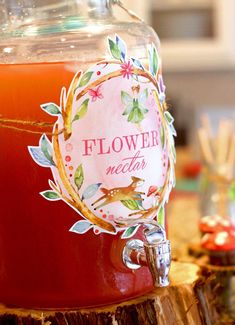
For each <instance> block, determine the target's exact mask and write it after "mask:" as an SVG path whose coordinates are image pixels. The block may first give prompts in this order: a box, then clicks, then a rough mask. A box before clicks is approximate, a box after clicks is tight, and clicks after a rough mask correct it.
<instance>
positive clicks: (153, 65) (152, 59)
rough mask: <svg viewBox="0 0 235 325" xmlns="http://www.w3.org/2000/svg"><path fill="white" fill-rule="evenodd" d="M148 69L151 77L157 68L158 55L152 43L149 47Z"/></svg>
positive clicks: (154, 74)
mask: <svg viewBox="0 0 235 325" xmlns="http://www.w3.org/2000/svg"><path fill="white" fill-rule="evenodd" d="M148 53H149V69H150V73H151V75H152V76H153V77H155V76H156V74H157V71H158V68H159V57H158V53H157V50H156V47H155V46H154V45H151V47H150V48H149V51H148Z"/></svg>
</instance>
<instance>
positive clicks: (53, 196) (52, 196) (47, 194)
mask: <svg viewBox="0 0 235 325" xmlns="http://www.w3.org/2000/svg"><path fill="white" fill-rule="evenodd" d="M40 194H41V195H42V196H43V197H44V198H45V199H46V200H49V201H58V200H60V199H61V198H60V196H59V195H58V194H57V193H56V192H54V191H51V190H48V191H44V192H41V193H40Z"/></svg>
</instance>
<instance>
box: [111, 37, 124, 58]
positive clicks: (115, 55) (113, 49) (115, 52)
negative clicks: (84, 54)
mask: <svg viewBox="0 0 235 325" xmlns="http://www.w3.org/2000/svg"><path fill="white" fill-rule="evenodd" d="M108 41H109V49H110V52H111V54H112V57H113V58H114V59H117V60H121V58H122V56H121V51H120V49H119V47H118V45H117V44H116V43H114V41H112V40H111V39H110V38H109V39H108Z"/></svg>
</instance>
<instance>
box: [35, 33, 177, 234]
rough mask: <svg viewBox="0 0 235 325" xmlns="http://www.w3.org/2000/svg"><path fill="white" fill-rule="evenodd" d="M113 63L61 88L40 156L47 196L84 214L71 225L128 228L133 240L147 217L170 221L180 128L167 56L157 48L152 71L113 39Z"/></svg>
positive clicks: (50, 110)
mask: <svg viewBox="0 0 235 325" xmlns="http://www.w3.org/2000/svg"><path fill="white" fill-rule="evenodd" d="M108 46H109V50H110V55H111V57H112V59H111V60H109V61H103V62H98V63H97V64H96V65H95V66H93V67H91V68H90V69H89V70H87V71H84V72H81V71H79V72H78V73H77V74H76V75H75V77H74V79H73V81H72V82H71V85H70V88H69V89H68V90H67V89H65V88H63V89H62V91H61V96H60V98H61V99H60V106H57V105H56V104H54V103H47V104H43V105H41V107H42V109H43V110H45V111H46V112H47V113H49V114H50V115H54V116H55V117H57V121H55V125H54V128H53V136H52V138H51V140H49V139H48V137H47V136H46V135H45V134H44V135H42V137H41V139H40V142H39V146H38V147H32V146H30V147H29V152H30V154H31V156H32V158H33V159H34V160H35V161H36V162H37V163H38V164H39V165H40V166H43V167H48V168H50V169H51V172H52V175H53V179H54V180H53V181H49V185H50V187H51V188H50V189H49V190H46V191H43V192H41V195H43V197H44V198H46V199H47V200H52V201H54V200H63V201H64V202H65V203H67V204H69V205H70V206H71V207H72V208H73V209H74V210H75V211H76V212H77V213H78V215H79V219H80V220H78V222H76V223H75V224H74V225H73V226H72V227H71V229H70V231H72V232H76V233H79V234H83V233H85V232H87V231H89V230H90V229H93V231H94V233H95V234H98V233H100V232H108V233H111V234H115V233H117V232H118V231H123V230H124V233H123V235H122V237H123V238H129V237H131V236H133V235H134V233H135V232H136V231H137V229H138V227H139V224H141V222H143V220H146V219H154V218H157V221H158V223H159V224H161V225H162V226H164V204H165V202H166V201H167V200H168V196H169V193H170V191H171V188H172V186H174V183H175V178H174V162H175V149H174V139H173V135H175V130H174V127H173V118H172V116H171V115H170V113H169V112H167V111H166V110H165V107H166V104H165V86H164V84H163V80H162V75H161V69H160V58H159V56H158V53H157V50H156V48H155V46H154V45H151V46H149V68H146V67H145V66H144V64H142V63H141V62H140V61H139V60H137V59H134V58H128V57H127V51H126V45H125V43H124V42H123V40H121V38H120V37H118V36H116V38H115V40H112V39H108Z"/></svg>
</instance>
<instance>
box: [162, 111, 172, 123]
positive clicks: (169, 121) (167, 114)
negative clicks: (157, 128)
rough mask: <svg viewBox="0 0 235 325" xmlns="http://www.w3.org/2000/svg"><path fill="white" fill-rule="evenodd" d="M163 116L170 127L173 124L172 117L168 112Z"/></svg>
mask: <svg viewBox="0 0 235 325" xmlns="http://www.w3.org/2000/svg"><path fill="white" fill-rule="evenodd" d="M164 116H165V118H166V120H167V122H168V124H170V125H171V124H172V123H173V122H174V118H173V116H172V115H171V114H170V113H169V112H165V113H164Z"/></svg>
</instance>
